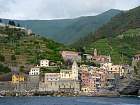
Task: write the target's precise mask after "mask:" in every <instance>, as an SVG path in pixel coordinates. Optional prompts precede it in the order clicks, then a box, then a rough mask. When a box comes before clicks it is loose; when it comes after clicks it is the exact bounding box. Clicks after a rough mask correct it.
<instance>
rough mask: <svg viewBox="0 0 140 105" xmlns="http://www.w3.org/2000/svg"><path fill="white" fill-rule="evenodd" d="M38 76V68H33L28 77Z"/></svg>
mask: <svg viewBox="0 0 140 105" xmlns="http://www.w3.org/2000/svg"><path fill="white" fill-rule="evenodd" d="M39 74H40V68H39V67H33V68H31V70H30V72H29V75H39Z"/></svg>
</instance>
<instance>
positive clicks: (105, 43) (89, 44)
mask: <svg viewBox="0 0 140 105" xmlns="http://www.w3.org/2000/svg"><path fill="white" fill-rule="evenodd" d="M139 13H140V7H137V8H135V9H132V10H130V11H127V12H122V13H120V14H118V15H117V16H115V17H113V18H112V19H111V20H110V21H109V22H108V23H107V24H105V25H103V26H102V27H101V28H99V29H98V30H97V31H96V32H90V33H89V34H88V36H87V37H84V38H81V39H80V40H79V41H77V42H75V43H74V44H73V45H72V46H73V47H76V48H80V47H83V46H84V48H85V51H86V52H90V53H91V52H92V51H93V49H94V48H97V49H98V50H99V53H100V54H106V55H109V54H110V55H111V57H112V59H113V62H114V63H130V62H131V57H132V56H133V55H134V54H136V53H140V47H139V45H140V25H139V24H140V23H139V22H140V21H139V18H140V14H139Z"/></svg>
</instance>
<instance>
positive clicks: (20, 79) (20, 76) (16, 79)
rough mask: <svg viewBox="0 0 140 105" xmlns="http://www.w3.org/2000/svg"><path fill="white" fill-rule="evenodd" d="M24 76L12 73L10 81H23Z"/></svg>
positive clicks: (16, 82) (14, 82) (15, 82)
mask: <svg viewBox="0 0 140 105" xmlns="http://www.w3.org/2000/svg"><path fill="white" fill-rule="evenodd" d="M24 81H25V77H24V76H23V75H22V74H13V75H12V83H13V84H18V83H19V82H24Z"/></svg>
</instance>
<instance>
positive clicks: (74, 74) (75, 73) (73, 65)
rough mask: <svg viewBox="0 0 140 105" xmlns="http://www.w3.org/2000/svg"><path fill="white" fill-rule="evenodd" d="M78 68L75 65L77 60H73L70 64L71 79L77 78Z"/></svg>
mask: <svg viewBox="0 0 140 105" xmlns="http://www.w3.org/2000/svg"><path fill="white" fill-rule="evenodd" d="M78 70H79V67H78V65H77V62H76V61H74V62H73V64H72V79H73V80H78Z"/></svg>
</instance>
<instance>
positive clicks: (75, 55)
mask: <svg viewBox="0 0 140 105" xmlns="http://www.w3.org/2000/svg"><path fill="white" fill-rule="evenodd" d="M61 55H62V57H63V59H64V61H71V62H73V61H74V60H75V61H76V62H81V55H80V54H79V52H74V51H62V52H61Z"/></svg>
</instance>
